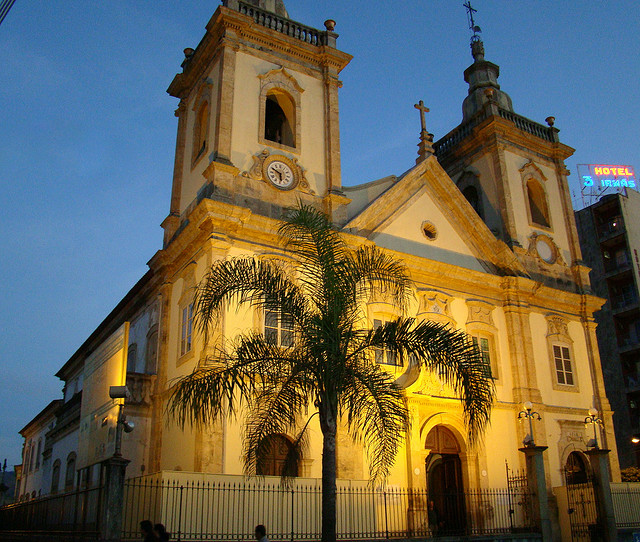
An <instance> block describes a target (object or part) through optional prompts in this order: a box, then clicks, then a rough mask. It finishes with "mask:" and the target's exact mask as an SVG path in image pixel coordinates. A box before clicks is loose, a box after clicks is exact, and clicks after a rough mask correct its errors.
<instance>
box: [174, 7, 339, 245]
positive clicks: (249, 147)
mask: <svg viewBox="0 0 640 542" xmlns="http://www.w3.org/2000/svg"><path fill="white" fill-rule="evenodd" d="M334 24H335V23H334V22H333V21H326V22H325V27H326V30H324V31H320V30H316V29H314V28H310V27H308V26H305V25H302V24H299V23H297V22H295V21H292V20H291V19H289V18H288V14H287V11H286V9H285V7H284V4H283V2H282V0H259V1H258V0H254V1H241V0H225V1H224V2H223V5H222V6H220V8H219V9H218V10H217V11H216V12H215V13H214V15H213V17H212V18H211V20H210V21H209V23H208V24H207V26H206V29H207V31H206V34H205V36H204V38H203V39H202V41H201V42H200V44H199V45H198V46H197V47H196V48H195V49H191V48H187V49H185V59H184V62H183V63H182V68H183V71H182V73H179V74H178V75H176V76H175V78H174V80H173V81H172V83H171V85H170V86H169V89H168V92H169V94H171V95H172V96H175V97H177V98H179V99H180V105H179V107H178V110H177V112H176V115H177V117H178V137H177V144H176V157H175V165H174V174H173V189H172V194H171V208H170V213H169V216H168V217H167V219H166V220H165V221H164V223H163V227H164V230H165V242H164V244H165V246H167V244H168V243H169V242H170V241H171V239H172V238H173V237H174V235H175V233H176V231H178V228H179V227H180V225H181V223H182V222H184V221H185V220H186V219H187V218H188V215H189V212H190V210H191V209H193V208H194V207H195V205H196V204H197V203H198V202H199V201H200V200H201V199H202V198H205V197H206V198H210V199H214V200H219V201H223V202H226V203H230V204H232V205H237V206H240V207H245V208H249V209H251V210H252V212H255V213H258V214H263V215H266V216H274V217H278V218H279V216H280V213H281V210H282V208H283V207H287V206H290V205H293V204H295V202H296V201H297V200H303V201H310V200H313V199H317V200H319V201H317V204H320V205H321V206H322V207H323V208H324V209H325V211H327V212H329V213H331V214H332V215H333V216H334V217H335V218H339V217H340V214H341V211H340V209H341V207H342V206H343V204H345V203H346V202H347V199H346V198H345V197H344V196H343V195H342V192H341V180H340V136H339V125H338V87H339V86H340V81H339V80H338V74H339V73H340V71H341V70H342V69H343V68H344V67H345V66H346V65H347V64H348V63H349V61H350V60H351V56H350V55H347V54H345V53H343V52H341V51H339V50H338V49H336V39H337V37H338V35H337V34H335V33H334V32H333V29H334Z"/></svg>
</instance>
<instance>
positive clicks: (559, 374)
mask: <svg viewBox="0 0 640 542" xmlns="http://www.w3.org/2000/svg"><path fill="white" fill-rule="evenodd" d="M553 358H554V361H555V365H556V378H557V379H558V384H565V385H567V386H573V370H572V369H571V356H570V355H569V348H568V347H566V346H562V345H560V344H554V345H553Z"/></svg>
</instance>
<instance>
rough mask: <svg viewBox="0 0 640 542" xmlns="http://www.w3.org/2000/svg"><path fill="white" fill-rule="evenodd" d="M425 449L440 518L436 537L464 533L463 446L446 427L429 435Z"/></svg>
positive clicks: (429, 481)
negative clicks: (461, 458)
mask: <svg viewBox="0 0 640 542" xmlns="http://www.w3.org/2000/svg"><path fill="white" fill-rule="evenodd" d="M425 448H427V449H428V450H429V451H430V453H429V455H428V456H427V459H426V465H425V467H426V473H427V490H428V492H429V499H430V500H432V501H433V503H434V507H435V510H436V514H437V517H438V522H437V523H438V527H437V530H438V533H437V534H450V535H453V534H456V533H464V531H465V527H466V516H465V506H464V484H463V481H462V462H461V461H460V455H459V454H460V445H459V443H458V440H457V439H456V437H455V435H454V434H453V433H452V432H451V431H450V430H449V429H447V428H446V427H444V426H442V425H437V426H436V427H434V428H433V429H432V430H431V431H429V434H428V435H427V439H426V441H425Z"/></svg>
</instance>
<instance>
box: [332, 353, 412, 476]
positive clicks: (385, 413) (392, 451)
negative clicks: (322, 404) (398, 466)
mask: <svg viewBox="0 0 640 542" xmlns="http://www.w3.org/2000/svg"><path fill="white" fill-rule="evenodd" d="M340 408H341V411H342V412H343V413H344V414H346V418H347V426H348V428H349V433H350V434H351V435H352V436H353V437H355V438H356V439H360V440H362V441H363V442H364V444H365V448H366V450H367V456H368V457H369V469H370V475H371V476H370V478H371V480H372V482H378V481H381V480H383V479H384V478H386V477H387V476H388V474H389V470H390V469H391V467H392V466H393V463H394V460H395V457H396V455H397V452H398V449H399V447H400V444H401V442H402V440H403V438H404V434H405V432H406V431H407V430H408V428H409V413H408V411H407V407H406V403H405V398H404V394H403V392H402V390H401V389H400V388H398V387H397V386H395V385H394V383H393V378H392V377H391V375H389V374H388V373H386V372H385V371H383V370H382V369H380V368H379V367H378V366H377V365H374V364H372V363H370V362H369V360H367V359H361V360H359V362H355V363H354V362H353V360H352V363H349V365H348V369H347V371H346V377H345V386H344V392H343V394H342V397H341V401H340Z"/></svg>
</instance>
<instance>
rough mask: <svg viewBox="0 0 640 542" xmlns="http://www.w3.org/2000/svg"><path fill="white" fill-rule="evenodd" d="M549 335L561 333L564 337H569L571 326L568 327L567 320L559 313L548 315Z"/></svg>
mask: <svg viewBox="0 0 640 542" xmlns="http://www.w3.org/2000/svg"><path fill="white" fill-rule="evenodd" d="M547 326H548V331H547V335H560V336H562V337H569V328H568V327H567V321H566V320H565V319H564V318H563V317H562V316H559V315H557V314H548V315H547Z"/></svg>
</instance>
